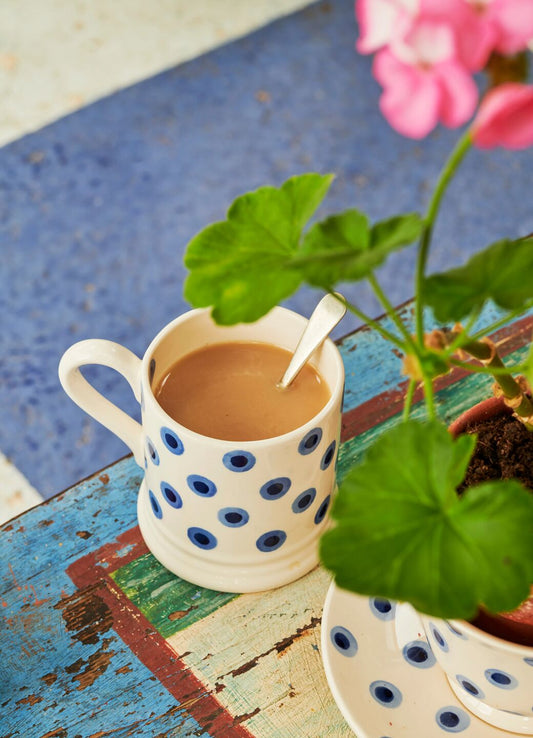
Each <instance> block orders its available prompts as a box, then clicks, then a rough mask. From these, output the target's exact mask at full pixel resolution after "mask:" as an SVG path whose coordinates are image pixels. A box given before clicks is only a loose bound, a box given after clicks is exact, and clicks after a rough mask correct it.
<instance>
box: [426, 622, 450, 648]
mask: <svg viewBox="0 0 533 738" xmlns="http://www.w3.org/2000/svg"><path fill="white" fill-rule="evenodd" d="M430 630H431V633H432V635H433V638H434V639H435V642H436V644H437V646H438V647H439V648H440V650H441V651H444V653H448V651H449V650H450V649H449V647H448V644H447V643H446V641H445V640H444V637H443V635H442V633H441V632H440V630H438V629H437V628H436V627H435V626H434V625H433V623H430Z"/></svg>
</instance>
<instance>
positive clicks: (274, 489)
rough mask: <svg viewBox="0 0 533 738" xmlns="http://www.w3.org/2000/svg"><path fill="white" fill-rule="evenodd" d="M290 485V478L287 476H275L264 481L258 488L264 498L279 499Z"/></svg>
mask: <svg viewBox="0 0 533 738" xmlns="http://www.w3.org/2000/svg"><path fill="white" fill-rule="evenodd" d="M290 486H291V480H290V479H289V478H288V477H276V479H270V480H269V481H268V482H265V484H263V486H262V487H261V489H260V490H259V494H260V495H261V497H264V498H265V500H279V498H280V497H283V495H284V494H286V493H287V492H288V490H289V487H290Z"/></svg>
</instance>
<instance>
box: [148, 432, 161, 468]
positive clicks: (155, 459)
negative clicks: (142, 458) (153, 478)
mask: <svg viewBox="0 0 533 738" xmlns="http://www.w3.org/2000/svg"><path fill="white" fill-rule="evenodd" d="M146 450H147V451H148V457H149V458H150V460H151V461H152V464H154V465H155V466H159V454H158V453H157V449H156V447H155V446H154V444H153V443H152V441H151V440H150V439H149V438H148V437H146Z"/></svg>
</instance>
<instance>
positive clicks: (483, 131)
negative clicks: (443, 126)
mask: <svg viewBox="0 0 533 738" xmlns="http://www.w3.org/2000/svg"><path fill="white" fill-rule="evenodd" d="M471 134H472V140H473V142H474V144H475V145H476V146H478V147H479V148H481V149H492V148H494V147H495V146H502V147H503V148H505V149H524V148H526V147H527V146H532V145H533V87H532V86H531V85H522V84H518V83H517V82H508V83H506V84H503V85H499V87H495V88H494V89H493V90H491V91H490V92H489V93H488V94H487V95H486V96H485V98H484V99H483V100H482V102H481V105H480V106H479V110H478V113H477V115H476V117H475V119H474V121H473V123H472V127H471Z"/></svg>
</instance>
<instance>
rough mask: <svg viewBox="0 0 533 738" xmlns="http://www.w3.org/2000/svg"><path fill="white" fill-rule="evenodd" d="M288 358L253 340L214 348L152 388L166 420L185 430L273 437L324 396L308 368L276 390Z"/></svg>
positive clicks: (308, 414)
mask: <svg viewBox="0 0 533 738" xmlns="http://www.w3.org/2000/svg"><path fill="white" fill-rule="evenodd" d="M291 357H292V354H291V353H290V352H289V351H287V350H286V349H283V348H280V347H279V346H274V345H272V344H268V343H261V342H259V341H252V342H244V341H233V342H231V343H218V344H212V345H208V346H204V347H203V348H200V349H197V350H196V351H194V352H192V353H190V354H187V355H186V356H184V357H183V358H181V359H179V360H178V361H177V362H176V363H174V364H173V365H172V366H171V367H170V369H169V371H168V372H167V373H166V374H165V375H164V376H163V377H162V379H161V381H160V382H159V383H158V386H157V387H156V388H155V389H154V395H155V397H156V399H157V401H158V402H159V404H160V405H161V407H162V408H163V410H165V412H166V413H168V415H170V417H171V418H173V419H174V420H176V421H177V422H178V423H181V425H184V426H185V427H186V428H189V429H190V430H193V431H195V432H196V433H201V434H202V435H204V436H209V437H211V438H219V439H223V440H227V441H257V440H261V439H264V438H273V437H274V436H280V435H282V434H284V433H288V432H289V431H292V430H294V429H295V428H298V427H299V426H301V425H304V424H305V423H307V421H309V420H310V419H311V418H313V417H314V416H315V415H317V414H318V412H319V411H320V410H321V409H322V408H323V407H324V405H325V404H326V403H327V401H328V400H329V397H330V394H331V393H330V391H329V387H328V385H327V383H326V382H325V380H324V379H323V377H322V376H321V375H320V374H319V372H318V371H317V370H316V369H315V368H314V367H313V366H312V365H311V364H310V363H309V362H307V364H305V365H304V367H303V368H302V370H301V371H300V373H299V374H298V375H297V377H296V378H295V379H294V381H293V382H292V383H291V384H290V385H289V386H288V387H286V388H284V389H281V388H280V387H279V386H278V382H279V380H280V379H281V377H282V376H283V373H284V372H285V370H286V368H287V366H288V365H289V362H290V360H291Z"/></svg>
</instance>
